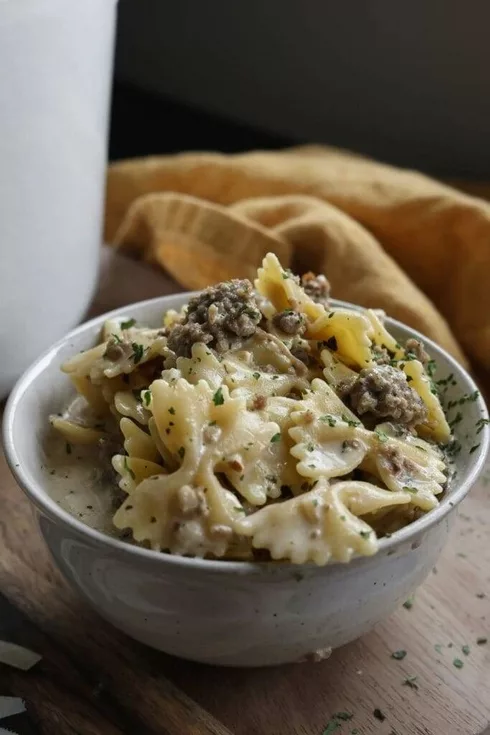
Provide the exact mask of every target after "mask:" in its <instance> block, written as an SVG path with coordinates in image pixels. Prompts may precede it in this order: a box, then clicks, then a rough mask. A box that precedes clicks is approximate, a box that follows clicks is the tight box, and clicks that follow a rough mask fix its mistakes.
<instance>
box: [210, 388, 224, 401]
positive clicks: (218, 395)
mask: <svg viewBox="0 0 490 735" xmlns="http://www.w3.org/2000/svg"><path fill="white" fill-rule="evenodd" d="M224 402H225V399H224V398H223V389H222V388H221V387H220V388H218V390H217V391H216V393H215V394H214V396H213V403H214V405H215V406H222V405H223V403H224Z"/></svg>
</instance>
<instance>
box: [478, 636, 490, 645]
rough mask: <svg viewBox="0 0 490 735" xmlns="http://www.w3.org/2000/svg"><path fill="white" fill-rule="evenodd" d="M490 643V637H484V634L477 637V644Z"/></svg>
mask: <svg viewBox="0 0 490 735" xmlns="http://www.w3.org/2000/svg"><path fill="white" fill-rule="evenodd" d="M487 643H488V638H484V637H483V636H480V637H479V638H477V639H476V645H477V646H485V645H486V644H487Z"/></svg>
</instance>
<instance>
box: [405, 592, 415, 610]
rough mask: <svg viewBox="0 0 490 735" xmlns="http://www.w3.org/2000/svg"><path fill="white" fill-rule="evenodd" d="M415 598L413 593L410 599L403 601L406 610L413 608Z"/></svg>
mask: <svg viewBox="0 0 490 735" xmlns="http://www.w3.org/2000/svg"><path fill="white" fill-rule="evenodd" d="M413 599H414V598H413V595H412V596H411V597H409V598H408V600H405V602H404V603H403V607H404V608H405V610H411V609H412V607H413Z"/></svg>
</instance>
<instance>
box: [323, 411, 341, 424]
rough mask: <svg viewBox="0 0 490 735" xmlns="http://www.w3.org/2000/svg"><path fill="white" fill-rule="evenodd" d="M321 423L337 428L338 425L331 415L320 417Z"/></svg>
mask: <svg viewBox="0 0 490 735" xmlns="http://www.w3.org/2000/svg"><path fill="white" fill-rule="evenodd" d="M320 421H323V422H324V423H327V424H328V425H329V426H335V424H336V423H337V421H336V420H335V418H334V417H333V416H331V415H330V414H329V413H326V414H325V415H324V416H320Z"/></svg>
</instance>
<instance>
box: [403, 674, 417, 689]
mask: <svg viewBox="0 0 490 735" xmlns="http://www.w3.org/2000/svg"><path fill="white" fill-rule="evenodd" d="M403 683H404V684H405V686H407V687H410V688H411V689H418V688H419V685H418V684H417V677H416V676H407V677H406V679H404V680H403Z"/></svg>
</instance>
